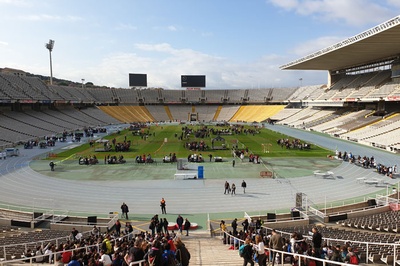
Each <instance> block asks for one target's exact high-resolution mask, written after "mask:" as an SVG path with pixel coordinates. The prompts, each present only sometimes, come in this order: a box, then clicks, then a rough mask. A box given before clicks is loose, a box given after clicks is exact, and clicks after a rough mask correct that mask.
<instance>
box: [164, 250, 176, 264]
mask: <svg viewBox="0 0 400 266" xmlns="http://www.w3.org/2000/svg"><path fill="white" fill-rule="evenodd" d="M162 261H163V265H165V266H176V260H175V256H174V255H173V254H171V253H163V255H162Z"/></svg>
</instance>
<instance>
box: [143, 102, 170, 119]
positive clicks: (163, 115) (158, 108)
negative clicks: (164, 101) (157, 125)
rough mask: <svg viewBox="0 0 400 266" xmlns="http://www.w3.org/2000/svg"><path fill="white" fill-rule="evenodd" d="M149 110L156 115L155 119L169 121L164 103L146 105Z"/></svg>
mask: <svg viewBox="0 0 400 266" xmlns="http://www.w3.org/2000/svg"><path fill="white" fill-rule="evenodd" d="M146 108H147V110H148V111H149V112H150V114H151V115H152V116H153V117H154V120H155V121H169V120H170V119H169V117H168V114H167V112H166V111H165V108H164V106H162V105H148V106H146Z"/></svg>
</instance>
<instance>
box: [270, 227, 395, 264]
mask: <svg viewBox="0 0 400 266" xmlns="http://www.w3.org/2000/svg"><path fill="white" fill-rule="evenodd" d="M262 228H265V229H266V230H270V231H271V230H272V228H269V227H265V226H262ZM275 230H276V229H275ZM276 231H277V232H278V233H280V234H282V235H288V236H289V238H290V235H291V233H288V232H284V231H280V230H276ZM304 237H305V238H307V239H308V240H310V239H311V236H304ZM322 240H324V241H326V242H327V243H328V244H329V242H330V241H335V242H343V243H357V244H363V245H365V246H366V256H365V259H366V263H368V257H369V246H370V245H378V246H393V254H394V256H395V259H394V263H393V266H395V264H396V256H397V253H396V250H400V244H399V243H381V242H364V241H357V240H349V239H336V238H328V237H322Z"/></svg>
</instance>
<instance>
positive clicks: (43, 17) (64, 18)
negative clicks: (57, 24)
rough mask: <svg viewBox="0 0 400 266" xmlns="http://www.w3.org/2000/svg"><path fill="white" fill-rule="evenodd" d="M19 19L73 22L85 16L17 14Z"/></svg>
mask: <svg viewBox="0 0 400 266" xmlns="http://www.w3.org/2000/svg"><path fill="white" fill-rule="evenodd" d="M17 19H19V20H27V21H73V22H74V21H80V20H83V18H81V17H77V16H53V15H48V14H39V15H26V16H17Z"/></svg>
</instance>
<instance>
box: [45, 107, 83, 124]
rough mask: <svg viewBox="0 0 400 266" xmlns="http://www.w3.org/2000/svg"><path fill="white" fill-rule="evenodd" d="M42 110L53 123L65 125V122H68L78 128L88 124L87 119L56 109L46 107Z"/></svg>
mask: <svg viewBox="0 0 400 266" xmlns="http://www.w3.org/2000/svg"><path fill="white" fill-rule="evenodd" d="M42 112H43V113H44V114H46V115H47V118H46V119H49V121H53V123H55V124H57V123H58V124H60V125H64V123H66V124H67V125H69V126H70V127H71V128H76V129H78V128H83V127H85V126H87V124H86V122H85V121H80V120H78V119H75V118H74V117H70V116H67V115H65V114H63V113H60V112H58V111H56V110H50V109H46V110H42Z"/></svg>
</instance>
